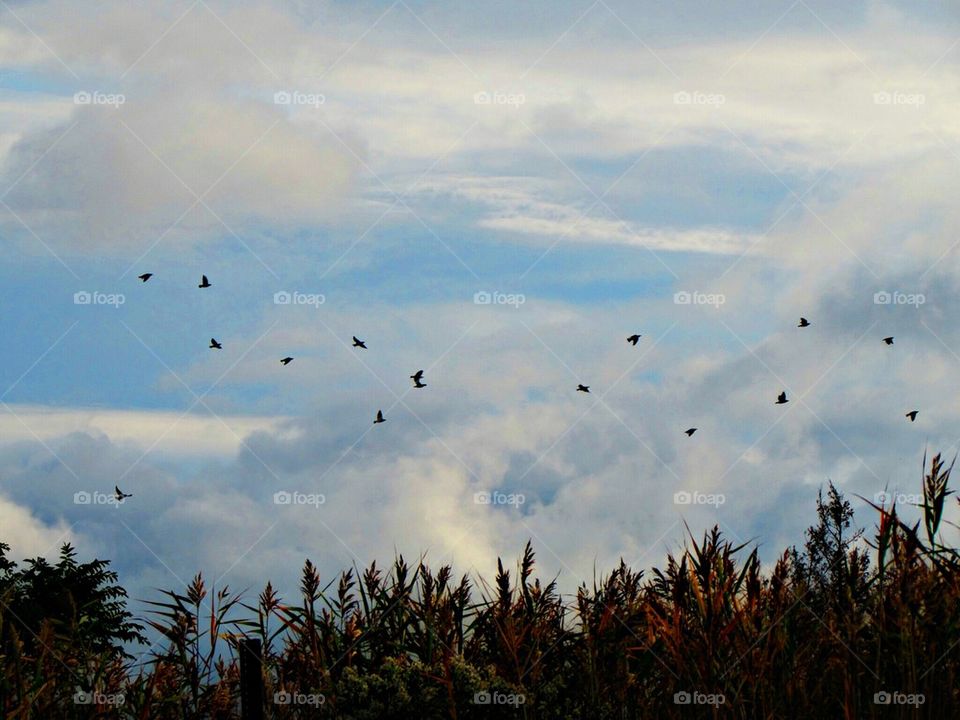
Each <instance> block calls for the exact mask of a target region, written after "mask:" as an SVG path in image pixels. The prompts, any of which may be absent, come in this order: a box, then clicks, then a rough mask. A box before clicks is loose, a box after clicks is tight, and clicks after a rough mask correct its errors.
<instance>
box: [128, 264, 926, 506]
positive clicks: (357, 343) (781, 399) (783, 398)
mask: <svg viewBox="0 0 960 720" xmlns="http://www.w3.org/2000/svg"><path fill="white" fill-rule="evenodd" d="M137 277H138V278H139V279H140V280H141V281H142V282H147V280H149V279H150V278H152V277H153V273H143V274H142V275H138V276H137ZM197 287H198V288H200V289H201V290H202V289H205V288H209V287H213V285H212V283H211V282H210V280H209V279H208V278H207V276H206V275H201V276H200V284H199V285H197ZM811 324H812V323H811V322H810V321H809V320H807V319H806V318H805V317H801V318H800V322H799V323H798V324H797V327H800V328H806V327H810V325H811ZM641 337H643V336H642V335H640V334H639V333H635V334H633V335H630V336H629V337H628V338H627V342H628V343H630V344H631V345H633V346H634V347H636V345H637V343H639V342H640V338H641ZM883 342H884V343H885V344H887V345H893V336H889V337H885V338H883ZM353 347H355V348H361V349H363V350H366V349H367V344H366V342H365V341H364V340H360V339H359V338H358V337H357V336H356V335H354V336H353ZM209 348H210V349H211V350H223V345H222V344H221V343H220V342H219V341H218V340H217V339H216V338H210V345H209ZM292 362H293V358H292V357H289V356H287V357H283V358H280V364H281V365H284V366H286V365H289V364H290V363H292ZM410 379H411V380H413V387H415V388H418V389H419V388H425V387H426V386H427V384H426V383H425V382H423V370H417V371H416V372H415V373H414V374H413V375H411V376H410ZM577 392H582V393H589V392H590V386H589V385H583V384H580V383H578V384H577ZM788 402H790V400H788V399H787V393H786V392H781V393H780V394H779V395H778V396H777V399H776V401H775V402H774V405H786V404H787V403H788ZM918 413H919V410H911V411H910V412H908V413H907V414H906V415H905V417H907V418H908V419H909V420H910V422H914V421H915V420H916V419H917V414H918ZM386 421H387V419H386V418H385V417H384V416H383V410H377V416H376V418H374V420H373V424H374V425H379V424H380V423H385V422H386ZM696 431H697V428H695V427H692V428H687V429H686V430H684V433H686V435H687V437H692V436H693V434H694V433H695V432H696ZM114 490H115V491H116V493H115V497H116V499H117V501H118V502H122V501H123V500H124V499H125V498H128V497H133V496H132V495H129V494H127V493H124V492H122V491H121V490H120V488H119V487H117V486H115V487H114Z"/></svg>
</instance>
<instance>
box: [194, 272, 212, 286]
mask: <svg viewBox="0 0 960 720" xmlns="http://www.w3.org/2000/svg"><path fill="white" fill-rule="evenodd" d="M197 287H198V288H208V287H210V281H209V280H207V276H206V275H201V276H200V284H199V285H197Z"/></svg>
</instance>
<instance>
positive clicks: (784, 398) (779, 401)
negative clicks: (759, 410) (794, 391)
mask: <svg viewBox="0 0 960 720" xmlns="http://www.w3.org/2000/svg"><path fill="white" fill-rule="evenodd" d="M788 402H790V401H789V400H787V394H786V393H785V392H782V393H780V394H779V395H777V401H776V402H775V403H774V405H785V404H786V403H788Z"/></svg>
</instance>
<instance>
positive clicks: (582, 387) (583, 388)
mask: <svg viewBox="0 0 960 720" xmlns="http://www.w3.org/2000/svg"><path fill="white" fill-rule="evenodd" d="M577 392H585V393H588V392H590V386H589V385H577Z"/></svg>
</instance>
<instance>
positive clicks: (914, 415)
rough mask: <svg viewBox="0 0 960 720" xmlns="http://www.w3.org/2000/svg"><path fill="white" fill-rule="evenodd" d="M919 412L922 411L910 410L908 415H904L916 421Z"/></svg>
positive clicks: (911, 420)
mask: <svg viewBox="0 0 960 720" xmlns="http://www.w3.org/2000/svg"><path fill="white" fill-rule="evenodd" d="M918 412H920V411H919V410H911V411H910V412H908V413H907V414H906V415H904V417H908V418H910V422H915V421H916V419H917V413H918Z"/></svg>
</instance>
